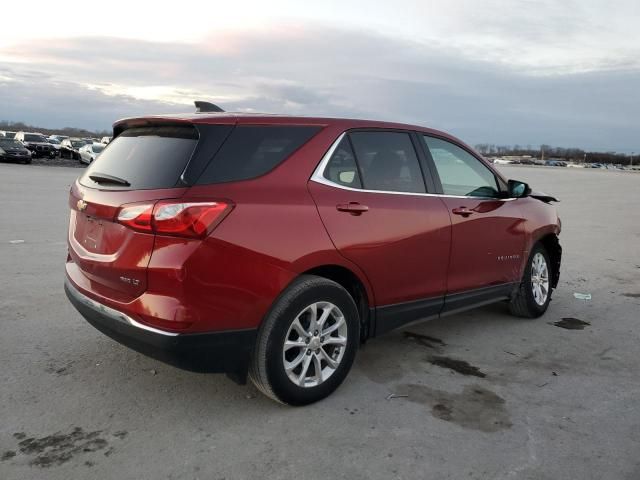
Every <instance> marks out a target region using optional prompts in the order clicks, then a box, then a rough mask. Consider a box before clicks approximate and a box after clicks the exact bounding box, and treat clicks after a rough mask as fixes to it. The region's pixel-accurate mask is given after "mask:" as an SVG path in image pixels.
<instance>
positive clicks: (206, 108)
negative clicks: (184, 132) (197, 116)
mask: <svg viewBox="0 0 640 480" xmlns="http://www.w3.org/2000/svg"><path fill="white" fill-rule="evenodd" d="M193 103H195V105H196V113H205V112H224V110H223V109H221V108H220V107H219V106H217V105H216V104H214V103H210V102H203V101H201V100H196V101H195V102H193Z"/></svg>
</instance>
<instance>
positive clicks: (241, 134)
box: [197, 125, 320, 185]
mask: <svg viewBox="0 0 640 480" xmlns="http://www.w3.org/2000/svg"><path fill="white" fill-rule="evenodd" d="M319 130H320V127H310V126H265V125H260V126H258V125H240V126H238V127H236V128H235V129H234V130H233V132H231V134H230V135H229V138H227V140H226V141H225V143H224V144H223V145H222V148H220V150H219V151H218V153H217V155H216V156H215V157H214V158H213V160H211V162H210V163H209V165H208V166H207V168H206V169H205V170H204V172H203V173H202V175H201V176H200V178H199V179H198V182H197V183H198V184H199V185H203V184H210V183H222V182H235V181H238V180H247V179H250V178H255V177H259V176H260V175H264V174H265V173H267V172H269V171H270V170H272V169H274V168H275V167H276V166H278V165H279V164H280V163H281V162H282V161H284V160H285V159H286V158H287V157H288V156H289V155H291V154H292V153H293V152H294V151H296V150H297V149H298V148H300V147H301V146H302V145H304V144H305V143H306V142H308V141H309V140H310V139H311V137H313V136H314V135H315V134H316V133H318V131H319Z"/></svg>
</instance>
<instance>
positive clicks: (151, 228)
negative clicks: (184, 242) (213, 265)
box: [118, 200, 232, 238]
mask: <svg viewBox="0 0 640 480" xmlns="http://www.w3.org/2000/svg"><path fill="white" fill-rule="evenodd" d="M231 208H232V205H231V204H230V203H228V202H221V201H217V202H177V201H175V200H161V201H159V202H157V203H156V204H155V205H154V204H151V203H137V204H131V205H124V206H123V207H122V208H121V209H120V212H118V222H119V223H121V224H123V225H126V226H127V227H129V228H132V229H134V230H137V231H140V232H148V233H157V234H158V235H176V236H180V237H192V238H194V237H195V238H202V237H205V236H206V235H208V234H209V233H210V232H211V231H212V230H213V229H214V228H215V226H216V225H218V223H220V222H221V221H222V220H223V219H224V217H225V216H226V215H227V214H228V213H229V211H230V210H231Z"/></svg>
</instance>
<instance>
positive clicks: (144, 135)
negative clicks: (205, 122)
mask: <svg viewBox="0 0 640 480" xmlns="http://www.w3.org/2000/svg"><path fill="white" fill-rule="evenodd" d="M197 143H198V132H197V131H196V130H195V128H193V127H192V126H173V127H170V126H167V127H160V126H158V127H141V128H131V129H129V130H125V131H124V132H122V133H121V134H120V135H119V136H117V137H116V138H115V139H114V140H113V141H112V142H111V143H109V145H107V147H106V148H105V149H104V151H103V152H102V153H101V154H100V156H99V157H98V158H97V159H96V160H95V161H94V162H92V163H91V165H90V166H89V168H87V171H86V173H85V174H84V175H83V177H82V179H81V180H80V183H82V184H83V185H85V186H87V187H92V188H117V189H118V190H122V189H123V188H126V189H131V190H140V189H154V188H172V187H175V186H176V185H179V184H180V176H181V175H182V172H183V171H184V169H185V167H186V166H187V163H188V162H189V159H190V158H191V155H192V154H193V151H194V149H195V147H196V145H197ZM98 173H99V174H104V175H109V176H111V177H116V178H119V179H122V180H125V181H126V182H128V183H129V184H130V186H128V187H123V186H121V185H105V184H99V183H96V182H94V181H93V180H91V179H90V178H89V176H90V175H92V174H93V175H95V174H98Z"/></svg>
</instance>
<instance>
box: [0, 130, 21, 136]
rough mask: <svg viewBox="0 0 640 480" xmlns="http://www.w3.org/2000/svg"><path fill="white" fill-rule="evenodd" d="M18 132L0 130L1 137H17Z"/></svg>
mask: <svg viewBox="0 0 640 480" xmlns="http://www.w3.org/2000/svg"><path fill="white" fill-rule="evenodd" d="M16 133H17V132H12V131H9V130H0V137H6V138H15V137H16Z"/></svg>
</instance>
